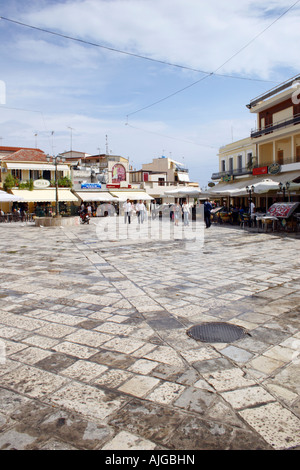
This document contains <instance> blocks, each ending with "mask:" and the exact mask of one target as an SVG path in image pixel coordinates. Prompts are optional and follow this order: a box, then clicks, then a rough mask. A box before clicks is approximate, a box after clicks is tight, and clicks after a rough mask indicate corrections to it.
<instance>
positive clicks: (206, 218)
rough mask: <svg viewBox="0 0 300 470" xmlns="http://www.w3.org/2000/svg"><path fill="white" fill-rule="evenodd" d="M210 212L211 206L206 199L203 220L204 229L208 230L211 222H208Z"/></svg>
mask: <svg viewBox="0 0 300 470" xmlns="http://www.w3.org/2000/svg"><path fill="white" fill-rule="evenodd" d="M211 210H212V205H211V203H210V202H209V200H208V199H206V201H205V203H204V220H205V225H206V228H209V227H210V226H211V220H210V215H211V214H210V213H211Z"/></svg>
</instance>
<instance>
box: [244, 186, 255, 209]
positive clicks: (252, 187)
mask: <svg viewBox="0 0 300 470" xmlns="http://www.w3.org/2000/svg"><path fill="white" fill-rule="evenodd" d="M254 190H255V187H254V186H253V185H252V186H246V191H247V193H249V201H250V211H251V202H252V193H253V192H254Z"/></svg>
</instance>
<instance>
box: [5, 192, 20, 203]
mask: <svg viewBox="0 0 300 470" xmlns="http://www.w3.org/2000/svg"><path fill="white" fill-rule="evenodd" d="M20 200H21V199H20V198H19V197H17V196H14V195H13V194H9V193H7V192H5V191H0V202H20Z"/></svg>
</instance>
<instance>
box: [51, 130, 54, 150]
mask: <svg viewBox="0 0 300 470" xmlns="http://www.w3.org/2000/svg"><path fill="white" fill-rule="evenodd" d="M53 135H54V131H52V132H51V136H52V155H54V147H53Z"/></svg>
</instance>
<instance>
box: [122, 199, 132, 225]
mask: <svg viewBox="0 0 300 470" xmlns="http://www.w3.org/2000/svg"><path fill="white" fill-rule="evenodd" d="M123 209H124V222H125V224H126V222H127V220H128V223H129V224H130V222H131V212H132V204H131V202H130V200H129V199H127V201H126V202H124V204H123Z"/></svg>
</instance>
